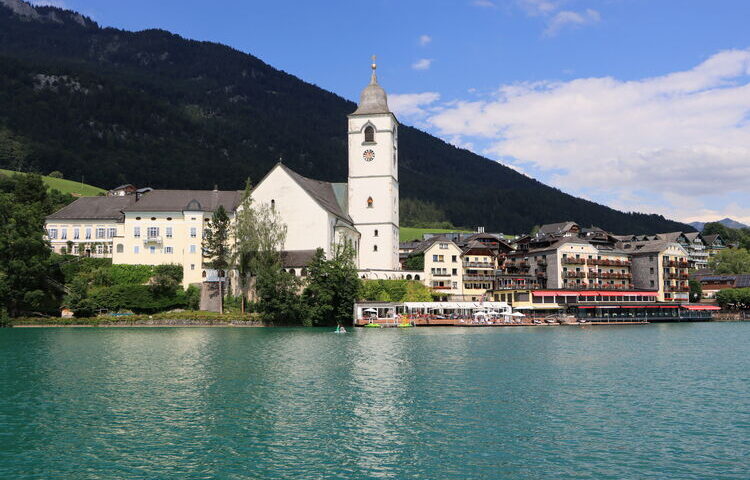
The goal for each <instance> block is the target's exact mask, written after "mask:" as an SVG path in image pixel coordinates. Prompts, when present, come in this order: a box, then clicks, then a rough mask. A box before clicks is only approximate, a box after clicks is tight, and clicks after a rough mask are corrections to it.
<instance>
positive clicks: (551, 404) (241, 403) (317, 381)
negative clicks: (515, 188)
mask: <svg viewBox="0 0 750 480" xmlns="http://www.w3.org/2000/svg"><path fill="white" fill-rule="evenodd" d="M32 478H33V479H286V478H305V479H317V478H325V479H329V478H331V479H333V478H337V479H338V478H341V479H371V478H372V479H378V478H393V479H573V478H575V479H644V478H653V479H730V478H731V479H747V478H750V324H741V323H714V324H710V323H708V324H677V325H649V326H627V327H626V326H619V327H591V326H589V327H542V328H533V327H531V328H525V327H522V328H463V329H461V328H421V329H420V328H417V329H409V330H400V329H389V330H385V329H384V330H377V331H373V330H357V331H355V332H353V333H349V334H347V335H335V334H333V333H330V332H329V331H328V330H310V329H263V328H100V329H93V328H91V329H88V328H87V329H83V328H79V329H75V328H44V329H4V330H0V479H32Z"/></svg>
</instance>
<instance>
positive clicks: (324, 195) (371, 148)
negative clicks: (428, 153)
mask: <svg viewBox="0 0 750 480" xmlns="http://www.w3.org/2000/svg"><path fill="white" fill-rule="evenodd" d="M347 134H348V140H349V141H348V144H349V148H348V155H349V174H348V181H347V183H328V182H321V181H317V180H312V179H309V178H305V177H303V176H301V175H299V174H297V173H295V172H294V171H292V170H291V169H289V168H288V167H286V166H284V165H283V164H281V163H279V164H277V165H276V167H274V168H273V169H272V170H271V171H270V172H269V173H268V175H266V177H265V178H263V180H262V181H261V182H260V183H259V184H258V185H257V186H256V187H255V189H254V190H253V193H252V197H253V200H254V201H256V202H260V203H267V204H271V205H273V206H274V208H275V209H276V211H277V212H279V215H280V216H281V218H282V220H283V221H284V223H285V224H286V225H287V228H288V233H287V241H286V245H285V246H284V250H285V251H287V252H295V251H298V252H301V251H310V250H314V249H316V248H319V247H321V248H323V249H324V250H325V251H326V253H327V254H329V253H330V252H331V248H332V246H333V245H335V244H336V243H337V242H342V241H343V242H351V243H352V244H353V245H355V251H356V252H357V264H358V267H359V269H360V270H361V271H362V275H363V276H364V277H367V278H370V277H372V278H401V275H400V274H399V273H400V272H399V271H400V264H399V257H398V246H399V218H398V217H399V203H398V202H399V191H398V121H397V120H396V117H395V116H394V115H393V113H392V112H391V111H390V110H389V109H388V99H387V95H386V93H385V90H383V88H382V87H381V86H380V85H379V84H378V80H377V75H376V65H375V64H374V63H373V65H372V76H371V79H370V84H369V85H367V86H366V87H365V88H364V90H362V93H361V95H360V101H359V105H358V106H357V109H356V110H355V111H354V112H353V113H351V114H350V115H349V118H348V132H347Z"/></svg>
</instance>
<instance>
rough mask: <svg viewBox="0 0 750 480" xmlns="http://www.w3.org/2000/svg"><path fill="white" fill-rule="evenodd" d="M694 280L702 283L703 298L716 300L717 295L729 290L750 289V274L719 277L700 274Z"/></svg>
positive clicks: (710, 274)
mask: <svg viewBox="0 0 750 480" xmlns="http://www.w3.org/2000/svg"><path fill="white" fill-rule="evenodd" d="M693 278H694V279H695V280H697V281H698V282H700V284H701V289H702V297H703V298H704V299H708V300H711V299H715V298H716V294H717V293H719V292H720V291H721V290H725V289H728V288H750V274H740V275H731V274H725V275H718V274H714V273H698V274H695V275H693Z"/></svg>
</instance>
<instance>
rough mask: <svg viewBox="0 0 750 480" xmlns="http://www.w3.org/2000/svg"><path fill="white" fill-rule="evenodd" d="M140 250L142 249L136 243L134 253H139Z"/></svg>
mask: <svg viewBox="0 0 750 480" xmlns="http://www.w3.org/2000/svg"><path fill="white" fill-rule="evenodd" d="M140 252H141V249H140V247H139V246H138V245H136V246H134V247H133V253H135V254H138V253H140Z"/></svg>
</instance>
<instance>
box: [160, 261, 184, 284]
mask: <svg viewBox="0 0 750 480" xmlns="http://www.w3.org/2000/svg"><path fill="white" fill-rule="evenodd" d="M154 275H156V276H164V277H169V278H171V279H172V280H174V281H175V282H176V283H182V265H175V264H166V265H156V266H155V267H154Z"/></svg>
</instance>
